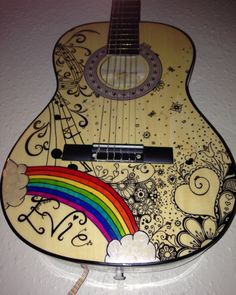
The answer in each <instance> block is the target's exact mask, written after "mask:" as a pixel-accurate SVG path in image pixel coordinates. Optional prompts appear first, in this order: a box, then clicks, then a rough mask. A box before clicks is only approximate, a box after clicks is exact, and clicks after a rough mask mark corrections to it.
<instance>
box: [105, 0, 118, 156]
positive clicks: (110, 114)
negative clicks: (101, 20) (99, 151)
mask: <svg viewBox="0 0 236 295" xmlns="http://www.w3.org/2000/svg"><path fill="white" fill-rule="evenodd" d="M115 8H116V7H115V1H113V2H112V12H111V22H110V26H111V27H112V31H113V24H116V23H115V22H114V11H115ZM114 29H115V30H117V28H116V25H114ZM113 36H114V35H113ZM110 41H111V37H110ZM112 41H113V40H112ZM112 46H114V45H113V44H112ZM112 51H113V47H112ZM111 55H112V56H113V52H112V54H111ZM113 59H114V58H113ZM114 63H115V64H114V68H113V81H112V86H113V87H114V85H115V71H116V63H117V59H116V47H115V60H114ZM112 104H113V99H109V105H110V110H109V111H110V112H109V122H108V123H109V124H108V125H109V127H108V128H109V131H108V134H109V135H108V145H109V144H111V132H112V126H111V122H112ZM108 145H107V154H108V152H109V150H108V147H109V146H108Z"/></svg>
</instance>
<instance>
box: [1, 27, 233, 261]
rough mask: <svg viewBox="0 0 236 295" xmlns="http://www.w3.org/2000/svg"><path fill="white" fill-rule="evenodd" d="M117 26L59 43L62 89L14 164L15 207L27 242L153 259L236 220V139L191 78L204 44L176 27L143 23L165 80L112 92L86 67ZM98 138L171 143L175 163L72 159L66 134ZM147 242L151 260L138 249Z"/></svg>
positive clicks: (183, 253)
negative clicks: (229, 139) (118, 95)
mask: <svg viewBox="0 0 236 295" xmlns="http://www.w3.org/2000/svg"><path fill="white" fill-rule="evenodd" d="M108 28H109V26H108V23H96V24H88V25H84V26H80V27H77V28H74V29H72V30H70V31H69V32H67V33H66V34H65V35H63V36H62V38H61V39H60V40H59V41H58V42H57V44H56V46H55V49H54V67H55V72H56V76H57V82H58V84H57V90H56V92H55V95H54V96H53V98H52V100H51V101H50V102H49V104H48V105H47V106H46V108H45V109H44V111H43V112H42V113H41V114H40V115H39V116H38V117H37V118H36V119H35V120H34V121H33V122H32V124H31V125H30V126H29V127H28V128H27V129H26V131H25V132H24V133H23V134H22V136H21V137H20V139H19V140H18V142H17V143H16V145H15V146H14V148H13V150H12V151H11V153H10V155H9V158H8V160H7V162H6V165H5V168H4V171H3V178H2V205H3V210H4V213H5V216H6V218H7V220H8V223H9V224H10V226H11V228H12V229H13V231H14V232H15V233H16V234H17V235H18V236H19V237H20V238H21V239H22V240H23V241H25V242H26V243H27V244H29V245H31V246H33V247H35V248H37V249H38V250H41V251H43V252H46V253H48V254H51V255H56V256H58V257H62V258H65V259H70V260H73V261H85V262H87V263H97V264H106V265H110V264H115V265H125V264H127V263H128V264H130V265H148V264H159V263H167V262H173V261H177V260H179V259H182V258H187V257H190V256H191V255H194V254H198V253H200V252H201V251H203V250H205V249H206V248H208V247H209V246H211V245H213V244H214V243H215V242H216V241H217V240H218V239H220V238H221V237H222V235H223V233H224V232H225V231H226V230H227V228H228V226H229V224H230V222H231V221H232V218H233V216H234V214H235V192H236V179H235V164H234V161H233V158H232V155H231V153H230V151H229V149H228V148H227V146H226V145H225V143H224V141H223V140H222V138H221V137H220V136H219V135H218V134H217V132H216V131H215V130H214V129H213V127H212V126H211V125H210V124H209V123H208V122H207V120H206V119H205V118H204V117H203V116H202V114H201V113H200V112H199V111H198V110H197V108H196V106H195V105H194V104H193V102H192V100H191V98H190V95H189V92H188V89H187V87H188V82H189V77H190V75H191V71H192V67H193V62H194V58H195V50H194V46H193V43H192V42H191V40H190V39H189V37H187V36H186V35H185V34H184V33H183V32H181V31H180V30H177V29H176V28H173V27H171V26H167V25H163V24H156V23H141V24H140V40H141V43H142V44H143V46H144V47H146V48H151V50H152V51H153V52H154V53H155V54H156V55H157V56H158V57H159V59H160V61H161V65H162V76H161V79H160V81H159V83H158V85H157V86H156V87H155V88H154V89H152V90H151V91H150V92H149V93H147V94H145V95H144V96H142V97H139V98H136V99H132V100H126V101H121V100H116V99H109V98H104V97H102V96H100V95H99V93H98V92H96V91H95V90H94V89H91V88H90V87H89V86H88V83H87V81H86V79H85V76H84V69H85V67H86V63H87V60H88V59H89V57H90V56H91V55H92V54H93V53H94V52H95V51H96V50H97V49H99V48H102V47H104V46H106V41H107V34H108ZM98 142H101V143H107V142H109V143H114V142H118V143H122V144H142V145H144V146H149V147H154V146H155V147H163V148H165V147H170V148H172V149H173V162H172V163H168V164H163V163H132V162H131V163H126V162H119V161H113V162H104V161H102V162H101V161H71V160H70V161H68V160H64V159H63V150H64V146H65V144H78V145H92V144H94V143H98ZM120 241H121V242H120ZM137 247H138V248H139V251H140V252H139V259H137V257H136V255H134V256H133V255H132V254H131V253H133V251H132V249H137ZM118 252H119V253H120V257H119V256H118V255H117V253H118ZM135 254H136V252H135Z"/></svg>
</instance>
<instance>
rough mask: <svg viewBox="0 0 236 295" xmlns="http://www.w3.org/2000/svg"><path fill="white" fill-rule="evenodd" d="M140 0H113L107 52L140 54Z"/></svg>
mask: <svg viewBox="0 0 236 295" xmlns="http://www.w3.org/2000/svg"><path fill="white" fill-rule="evenodd" d="M139 22H140V0H126V1H124V0H113V1H112V10H111V19H110V29H109V36H108V45H107V53H108V54H115V55H131V54H132V55H136V54H139Z"/></svg>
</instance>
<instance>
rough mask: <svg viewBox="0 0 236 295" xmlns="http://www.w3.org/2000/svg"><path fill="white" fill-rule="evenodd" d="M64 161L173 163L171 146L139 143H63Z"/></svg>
mask: <svg viewBox="0 0 236 295" xmlns="http://www.w3.org/2000/svg"><path fill="white" fill-rule="evenodd" d="M62 159H63V160H66V161H97V162H99V161H104V162H128V163H130V162H131V163H162V164H172V163H173V148H171V147H147V146H143V145H139V144H100V143H96V144H93V145H82V144H81V145H80V144H65V145H64V150H63V155H62Z"/></svg>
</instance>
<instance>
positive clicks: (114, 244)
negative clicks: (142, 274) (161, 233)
mask: <svg viewBox="0 0 236 295" xmlns="http://www.w3.org/2000/svg"><path fill="white" fill-rule="evenodd" d="M157 260H158V258H157V257H156V250H155V246H154V245H153V243H152V242H151V241H150V239H149V237H148V235H147V234H146V233H145V232H142V231H138V232H136V233H135V234H134V235H126V236H124V237H123V238H122V239H121V240H120V241H118V240H113V241H111V242H110V244H109V245H108V247H107V255H106V257H105V261H106V262H110V263H140V262H154V261H157Z"/></svg>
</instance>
